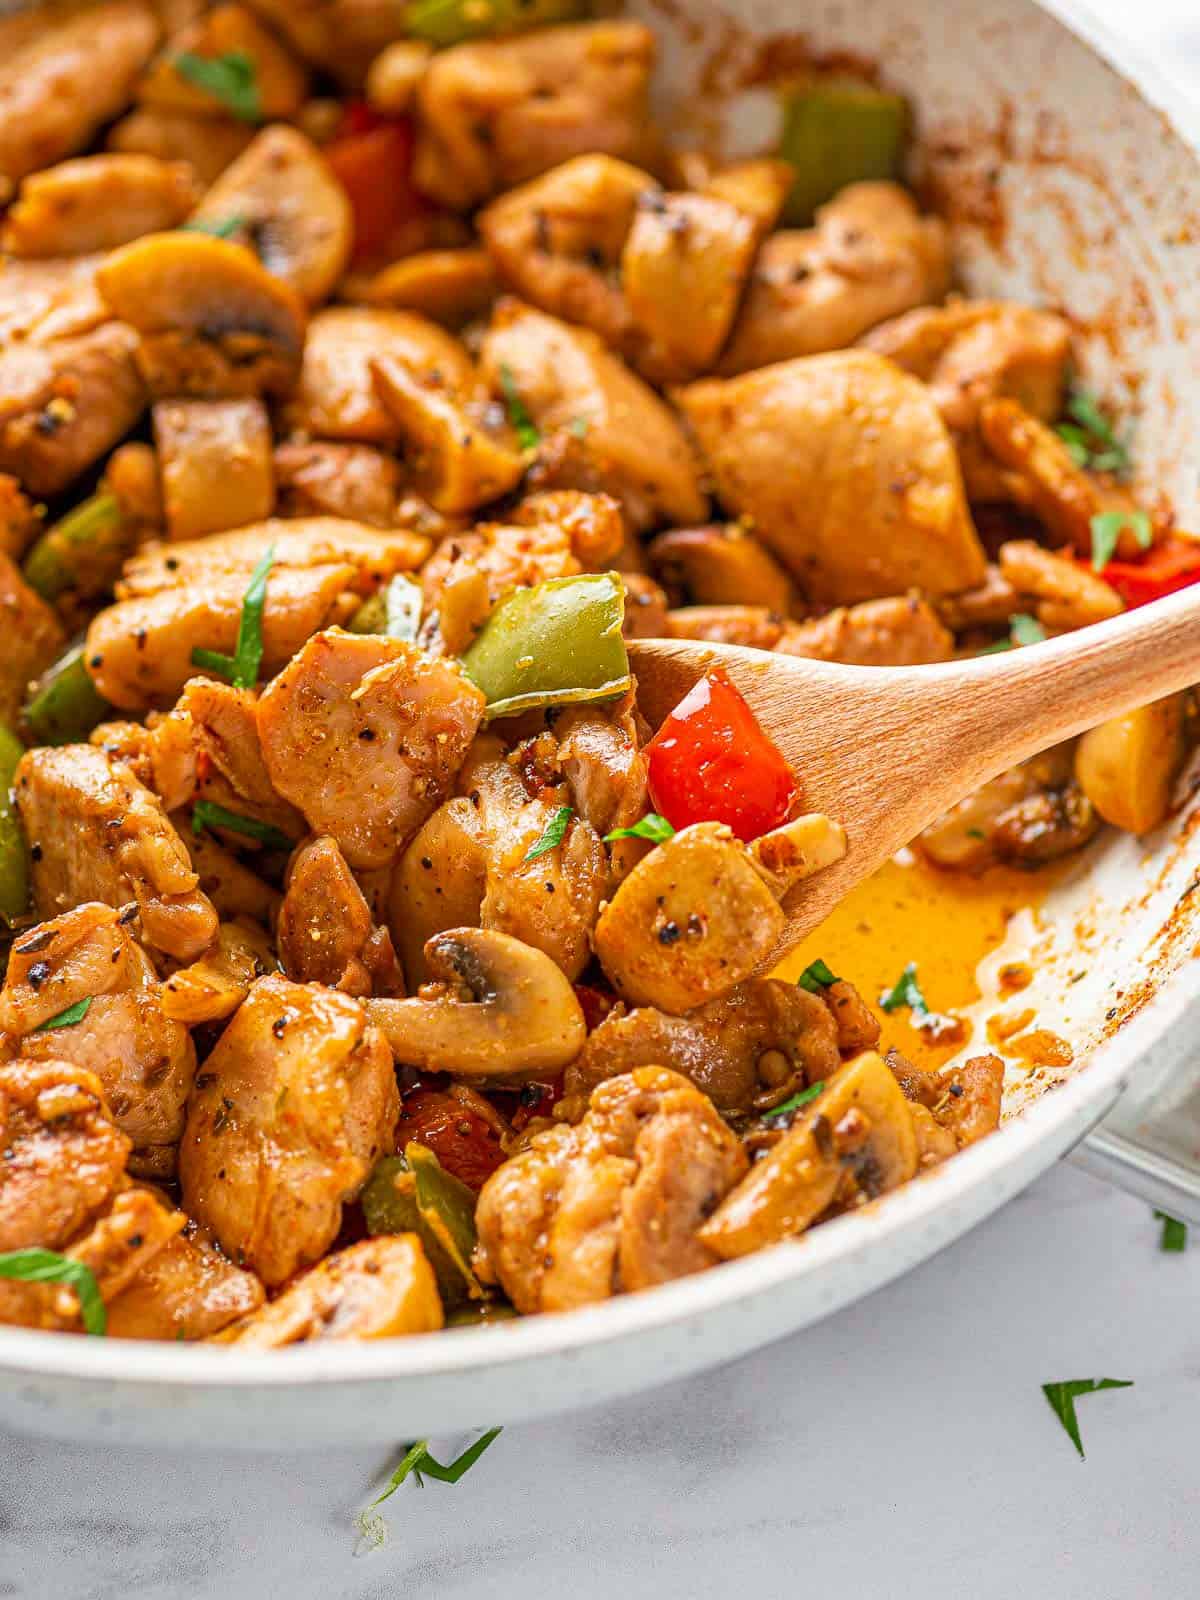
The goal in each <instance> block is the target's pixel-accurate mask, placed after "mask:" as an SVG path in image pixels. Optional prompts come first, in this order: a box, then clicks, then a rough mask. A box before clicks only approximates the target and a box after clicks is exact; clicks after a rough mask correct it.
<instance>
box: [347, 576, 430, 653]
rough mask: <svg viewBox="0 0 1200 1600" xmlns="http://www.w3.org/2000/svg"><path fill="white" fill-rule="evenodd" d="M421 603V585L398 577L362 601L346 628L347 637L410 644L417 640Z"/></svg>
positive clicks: (422, 597) (422, 599) (422, 596)
mask: <svg viewBox="0 0 1200 1600" xmlns="http://www.w3.org/2000/svg"><path fill="white" fill-rule="evenodd" d="M423 601H424V595H423V594H422V591H421V585H420V584H419V583H416V582H414V580H413V579H412V578H406V577H405V576H404V574H403V573H399V574H397V576H396V577H394V578H393V579H392V581H391V582H390V583H389V584H387V585H386V586H385V587H384V588H382V589H380V590H378V591H377V592H376V593H375V594H373V595H372V596H371V597H370V599H369V600H364V601H363V603H362V605H360V606H359V608H358V610H357V611H356V612H355V613H354V615H353V616H352V617H351V618H350V621H349V622H348V623H347V627H348V628H349V630H350V632H351V633H382V634H386V635H387V636H388V638H389V639H403V640H404V641H405V642H406V643H411V642H412V641H413V640H414V639H415V638H416V637H417V629H418V627H419V626H420V622H421V606H422V603H423Z"/></svg>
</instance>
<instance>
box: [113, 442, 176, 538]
mask: <svg viewBox="0 0 1200 1600" xmlns="http://www.w3.org/2000/svg"><path fill="white" fill-rule="evenodd" d="M101 482H102V492H103V493H106V494H111V495H115V496H116V500H117V505H118V507H119V509H120V512H121V524H122V527H127V528H128V529H130V530H131V533H132V537H133V539H134V541H135V542H136V543H137V544H138V545H141V544H144V543H145V542H146V541H147V540H150V539H159V538H161V537H162V535H163V531H164V523H165V520H166V517H165V513H164V511H163V498H162V479H161V478H160V476H159V471H158V457H157V455H155V453H154V449H153V446H151V445H148V444H143V443H142V441H141V440H140V439H132V440H130V442H129V443H128V444H123V445H119V446H118V447H117V449H115V450H114V451H113V453H112V455H111V456H109V458H108V465H107V466H106V467H105V469H104V477H103V479H102V480H101Z"/></svg>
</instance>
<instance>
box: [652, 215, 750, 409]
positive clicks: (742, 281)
mask: <svg viewBox="0 0 1200 1600" xmlns="http://www.w3.org/2000/svg"><path fill="white" fill-rule="evenodd" d="M760 238H761V229H760V227H759V224H758V223H757V222H756V220H755V218H754V217H753V216H751V215H749V214H747V213H746V212H744V211H741V210H739V209H738V208H737V206H735V205H732V204H731V203H730V202H729V201H728V200H721V199H717V198H716V197H715V196H713V195H711V194H665V195H664V194H656V193H647V194H643V196H642V198H641V202H640V204H639V206H638V211H637V216H636V217H635V219H634V223H633V227H632V229H631V231H630V234H629V238H628V240H627V241H626V244H625V251H624V254H623V255H622V257H621V277H622V281H623V283H624V286H625V296H626V299H627V301H628V303H629V309H630V312H631V313H632V316H633V320H634V323H635V324H636V326H637V329H638V332H639V334H640V335H641V338H642V341H643V345H644V348H643V349H642V350H641V351H640V352H639V353H638V356H637V365H638V367H639V368H640V370H641V371H642V372H643V373H644V374H645V375H646V376H647V377H648V378H652V379H654V380H655V381H656V382H660V383H668V382H675V383H681V382H683V381H685V380H686V379H688V378H695V377H698V376H699V375H700V374H701V373H704V372H707V371H709V370H710V369H711V368H712V367H713V366H714V365H715V364H716V361H717V357H718V356H719V355H720V353H721V350H722V349H723V348H724V346H725V344H726V342H727V341H728V339H729V336H730V330H731V329H732V328H733V326H734V322H735V319H736V317H737V315H738V309H739V307H740V305H741V303H742V296H743V294H744V292H745V289H746V285H747V283H748V282H749V280H750V275H751V271H752V269H753V267H754V264H755V257H756V255H757V253H758V246H759V239H760ZM684 308H686V309H684Z"/></svg>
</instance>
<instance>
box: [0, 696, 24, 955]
mask: <svg viewBox="0 0 1200 1600" xmlns="http://www.w3.org/2000/svg"><path fill="white" fill-rule="evenodd" d="M24 754H25V746H24V745H23V744H22V743H21V741H20V739H18V738H17V736H16V734H15V733H13V732H12V730H11V729H9V728H6V727H4V726H3V725H2V724H0V918H3V920H4V922H5V923H6V924H7V925H8V926H9V927H10V928H11V927H12V926H13V924H14V923H15V922H17V921H19V920H20V919H21V918H22V917H23V916H24V915H25V913H26V912H27V911H28V909H29V852H28V850H27V849H26V847H25V832H24V829H23V828H22V827H21V818H20V815H19V814H18V812H17V807H16V802H15V801H14V799H13V792H12V791H13V779H14V777H15V775H16V771H17V762H18V761H20V759H21V757H22V756H23V755H24Z"/></svg>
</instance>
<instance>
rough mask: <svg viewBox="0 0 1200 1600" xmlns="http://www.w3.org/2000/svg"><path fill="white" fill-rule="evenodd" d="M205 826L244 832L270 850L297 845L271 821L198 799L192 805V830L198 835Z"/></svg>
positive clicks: (293, 847) (290, 848) (285, 848)
mask: <svg viewBox="0 0 1200 1600" xmlns="http://www.w3.org/2000/svg"><path fill="white" fill-rule="evenodd" d="M205 828H225V829H227V830H228V832H230V833H240V834H244V835H245V837H246V838H247V839H255V840H257V841H258V843H259V844H261V845H265V846H266V848H267V849H268V850H294V849H295V847H296V841H295V840H294V839H289V838H288V836H287V834H286V833H282V832H281V831H280V830H279V829H278V828H276V827H273V826H272V824H271V823H269V822H260V821H259V819H258V818H257V817H242V816H239V815H238V813H237V812H236V811H227V810H226V809H225V807H224V806H219V805H216V804H214V802H213V801H211V800H197V801H196V803H195V805H194V806H193V807H192V832H193V833H194V834H196V835H197V836H198V835H199V834H201V833H202V832H203V831H204V829H205Z"/></svg>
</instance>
